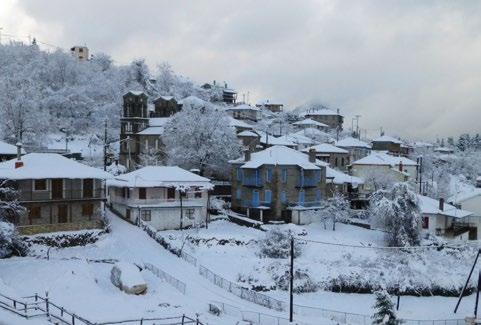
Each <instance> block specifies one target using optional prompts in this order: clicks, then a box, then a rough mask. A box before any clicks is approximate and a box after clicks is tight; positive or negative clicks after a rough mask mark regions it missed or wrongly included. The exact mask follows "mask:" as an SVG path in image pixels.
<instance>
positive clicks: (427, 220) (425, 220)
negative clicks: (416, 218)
mask: <svg viewBox="0 0 481 325" xmlns="http://www.w3.org/2000/svg"><path fill="white" fill-rule="evenodd" d="M428 228H429V217H423V229H428Z"/></svg>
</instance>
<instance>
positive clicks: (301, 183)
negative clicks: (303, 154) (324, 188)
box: [297, 177, 319, 187]
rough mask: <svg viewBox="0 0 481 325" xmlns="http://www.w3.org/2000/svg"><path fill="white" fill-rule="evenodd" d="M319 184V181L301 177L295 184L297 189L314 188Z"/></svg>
mask: <svg viewBox="0 0 481 325" xmlns="http://www.w3.org/2000/svg"><path fill="white" fill-rule="evenodd" d="M317 184H319V180H317V179H315V178H311V177H301V178H299V180H298V182H297V186H298V187H315V186H317Z"/></svg>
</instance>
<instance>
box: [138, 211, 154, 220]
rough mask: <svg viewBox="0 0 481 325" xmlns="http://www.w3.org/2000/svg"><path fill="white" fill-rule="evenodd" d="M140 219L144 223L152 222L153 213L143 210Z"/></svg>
mask: <svg viewBox="0 0 481 325" xmlns="http://www.w3.org/2000/svg"><path fill="white" fill-rule="evenodd" d="M140 218H141V219H142V220H143V221H152V211H150V210H141V211H140Z"/></svg>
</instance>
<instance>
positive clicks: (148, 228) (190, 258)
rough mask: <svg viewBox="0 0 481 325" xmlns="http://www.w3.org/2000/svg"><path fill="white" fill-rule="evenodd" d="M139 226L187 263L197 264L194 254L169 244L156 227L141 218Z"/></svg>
mask: <svg viewBox="0 0 481 325" xmlns="http://www.w3.org/2000/svg"><path fill="white" fill-rule="evenodd" d="M139 227H140V228H142V229H143V230H144V231H145V232H146V233H147V235H149V236H150V237H151V238H152V239H154V240H155V241H156V242H157V243H159V244H160V245H161V246H162V247H164V248H165V249H166V250H168V251H169V252H171V253H172V254H174V255H177V256H178V257H180V258H182V259H183V260H184V261H186V262H187V263H189V264H192V265H193V266H197V259H196V258H195V257H194V256H192V255H190V254H188V253H186V252H184V251H183V250H180V249H178V248H175V247H173V246H172V245H170V243H168V242H167V241H166V240H165V239H164V237H162V236H160V235H159V234H158V233H157V229H155V228H154V227H152V226H151V225H148V224H146V223H145V222H143V221H142V220H140V224H139Z"/></svg>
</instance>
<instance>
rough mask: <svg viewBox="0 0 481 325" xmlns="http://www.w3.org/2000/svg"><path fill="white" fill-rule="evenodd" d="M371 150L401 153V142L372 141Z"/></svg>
mask: <svg viewBox="0 0 481 325" xmlns="http://www.w3.org/2000/svg"><path fill="white" fill-rule="evenodd" d="M372 150H380V151H389V152H391V153H395V154H399V153H401V144H400V143H394V142H378V141H373V142H372Z"/></svg>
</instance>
